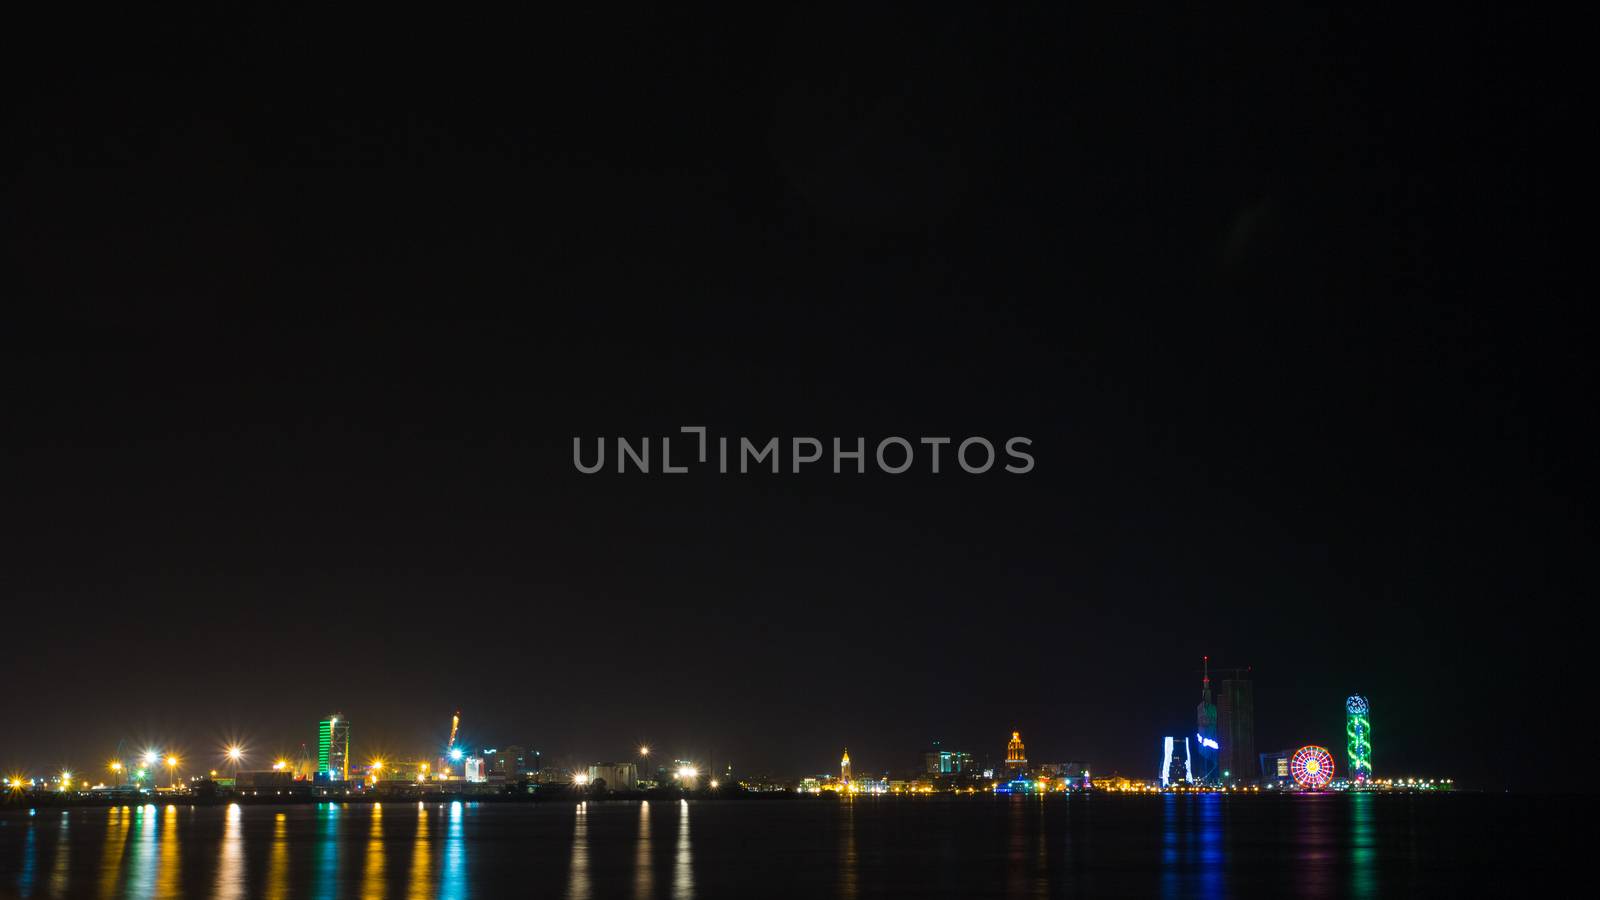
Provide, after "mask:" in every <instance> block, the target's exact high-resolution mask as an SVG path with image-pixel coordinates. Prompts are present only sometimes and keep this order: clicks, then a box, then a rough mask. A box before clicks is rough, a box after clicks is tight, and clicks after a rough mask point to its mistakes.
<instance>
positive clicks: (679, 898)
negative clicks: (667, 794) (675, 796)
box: [672, 800, 694, 900]
mask: <svg viewBox="0 0 1600 900" xmlns="http://www.w3.org/2000/svg"><path fill="white" fill-rule="evenodd" d="M672 896H673V898H674V900H689V898H691V897H693V896H694V853H693V850H692V848H691V847H690V845H689V801H687V800H679V801H678V852H677V854H676V856H675V857H674V859H673V863H672Z"/></svg>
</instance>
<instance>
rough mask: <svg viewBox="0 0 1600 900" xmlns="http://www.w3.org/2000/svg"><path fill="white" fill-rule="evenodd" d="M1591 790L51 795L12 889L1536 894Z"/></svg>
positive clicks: (10, 875) (4, 820)
mask: <svg viewBox="0 0 1600 900" xmlns="http://www.w3.org/2000/svg"><path fill="white" fill-rule="evenodd" d="M1586 802H1587V801H1584V800H1579V799H1576V798H1526V797H1509V796H1503V795H1455V796H1436V797H1380V796H1372V795H1365V796H1353V795H1352V796H1346V795H1332V794H1330V795H1322V796H1295V797H1271V798H1262V797H1226V796H1219V795H1215V794H1210V795H1189V796H1171V795H1169V796H1143V797H1117V796H1074V797H1051V798H1044V799H1041V798H1022V797H1017V798H990V797H979V798H946V799H940V798H932V799H875V800H870V799H860V800H855V801H853V802H851V801H844V802H833V801H821V800H811V799H806V800H751V801H722V802H717V801H692V802H684V801H679V800H672V801H655V802H650V803H639V802H614V803H599V802H590V803H586V804H578V803H543V804H538V805H527V804H521V805H512V804H477V803H429V804H418V803H415V802H413V803H384V804H381V805H379V804H322V805H317V806H309V805H308V806H277V807H275V806H246V807H242V808H241V807H238V806H231V807H228V806H220V807H191V806H139V807H116V808H110V809H105V808H75V809H49V808H41V809H38V810H35V811H33V812H32V813H31V814H30V813H29V812H28V811H27V810H8V811H5V812H4V813H0V896H17V897H106V898H110V897H227V898H245V897H249V898H256V897H265V898H276V897H296V898H299V897H309V898H324V897H443V898H458V897H571V898H584V897H673V898H686V897H774V896H795V897H844V898H849V897H867V896H881V895H885V894H899V895H903V896H928V895H935V894H944V895H948V896H963V897H965V896H994V897H1044V896H1060V895H1086V896H1106V895H1124V896H1170V897H1194V896H1198V897H1219V896H1237V895H1251V896H1274V897H1276V896H1310V897H1337V896H1374V895H1389V896H1417V895H1439V896H1461V895H1525V894H1528V893H1532V892H1537V891H1538V889H1539V888H1540V887H1541V886H1554V885H1559V884H1560V883H1561V881H1560V879H1561V878H1562V877H1563V876H1564V875H1565V874H1566V871H1565V870H1566V869H1568V868H1572V867H1575V866H1576V865H1578V864H1586V863H1587V862H1588V861H1589V860H1590V859H1591V858H1592V857H1593V855H1594V853H1593V851H1592V850H1591V849H1590V846H1591V845H1590V842H1589V840H1588V838H1587V837H1583V836H1582V835H1584V834H1587V832H1586V831H1584V830H1582V829H1577V828H1574V827H1573V823H1575V822H1577V821H1579V818H1578V816H1577V815H1576V814H1575V813H1574V809H1575V807H1576V806H1577V805H1579V804H1586Z"/></svg>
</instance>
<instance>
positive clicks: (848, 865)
mask: <svg viewBox="0 0 1600 900" xmlns="http://www.w3.org/2000/svg"><path fill="white" fill-rule="evenodd" d="M839 807H840V810H839V814H840V815H841V816H843V817H844V824H843V825H842V826H840V829H839V830H840V835H839V837H840V841H839V896H841V897H845V898H847V900H848V898H853V897H856V896H858V894H859V886H858V885H857V883H856V804H855V800H854V799H847V800H845V802H843V803H841V804H839Z"/></svg>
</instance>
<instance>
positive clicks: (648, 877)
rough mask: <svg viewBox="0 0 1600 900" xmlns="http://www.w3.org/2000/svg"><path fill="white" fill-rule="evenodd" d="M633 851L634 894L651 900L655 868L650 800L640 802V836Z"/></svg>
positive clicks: (642, 899)
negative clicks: (651, 839)
mask: <svg viewBox="0 0 1600 900" xmlns="http://www.w3.org/2000/svg"><path fill="white" fill-rule="evenodd" d="M635 845H636V846H635V848H634V853H633V896H634V898H635V900H649V898H650V897H651V896H652V895H653V894H654V892H655V870H654V869H653V868H652V867H651V866H652V863H653V856H652V853H651V847H650V801H649V800H645V801H643V802H641V803H640V804H639V837H638V839H637V840H636V841H635Z"/></svg>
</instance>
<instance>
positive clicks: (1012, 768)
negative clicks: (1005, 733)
mask: <svg viewBox="0 0 1600 900" xmlns="http://www.w3.org/2000/svg"><path fill="white" fill-rule="evenodd" d="M1027 768H1028V750H1027V748H1026V747H1024V746H1023V745H1022V733H1021V732H1019V731H1013V732H1011V740H1010V742H1009V743H1007V744H1006V771H1008V772H1020V771H1022V770H1025V769H1027Z"/></svg>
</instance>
